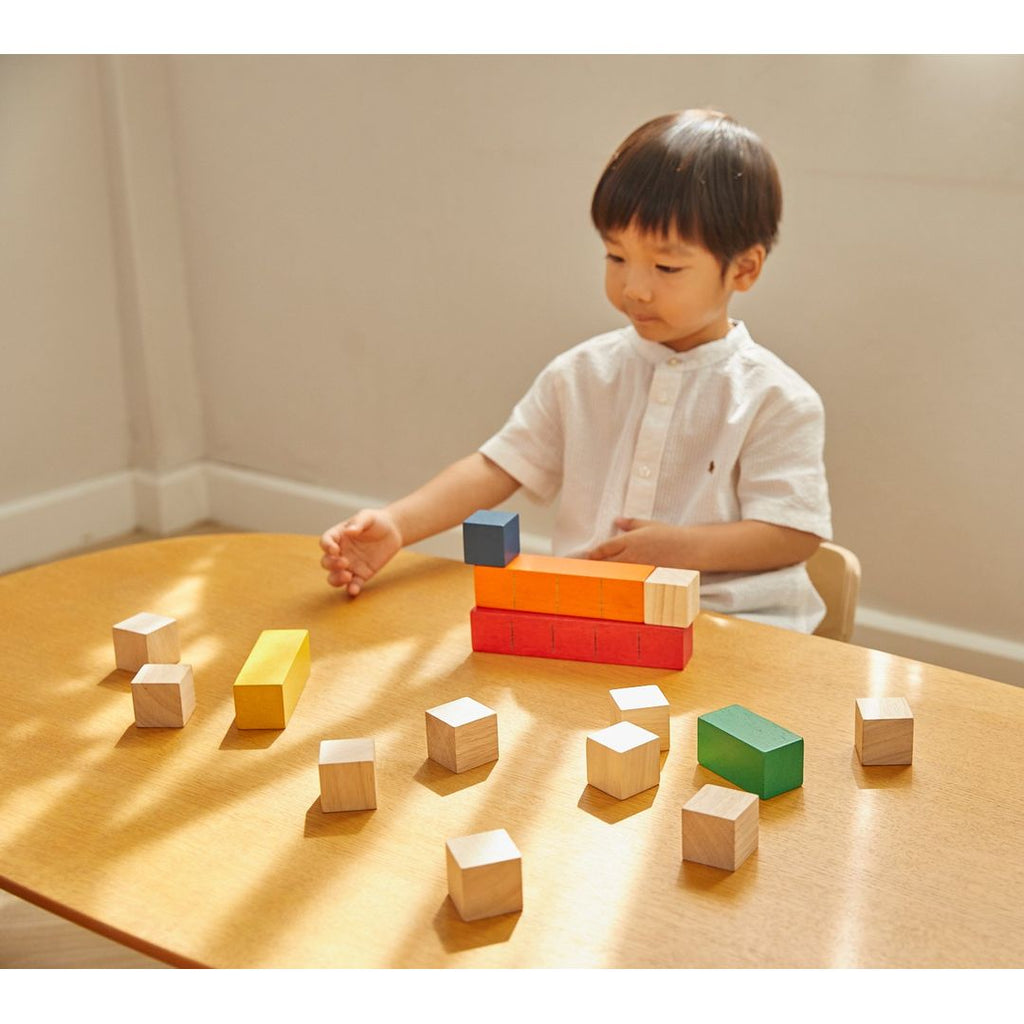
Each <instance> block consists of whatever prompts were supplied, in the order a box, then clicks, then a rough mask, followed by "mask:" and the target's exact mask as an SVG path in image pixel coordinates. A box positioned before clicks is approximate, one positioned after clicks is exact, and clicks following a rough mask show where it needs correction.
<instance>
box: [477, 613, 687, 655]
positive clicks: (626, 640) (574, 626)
mask: <svg viewBox="0 0 1024 1024" xmlns="http://www.w3.org/2000/svg"><path fill="white" fill-rule="evenodd" d="M469 622H470V632H471V635H472V638H473V650H474V651H481V652H487V653H491V654H517V655H523V656H529V657H534V658H563V659H565V660H568V661H586V662H603V663H605V664H613V665H635V666H638V667H641V668H668V669H677V670H679V669H683V668H685V667H686V665H687V663H688V662H689V660H690V656H691V655H692V653H693V627H692V626H688V627H687V628H686V629H675V628H674V627H671V626H645V625H644V624H643V623H639V622H617V623H616V622H605V621H604V620H603V619H591V618H579V617H576V616H572V615H546V614H544V613H541V612H514V611H508V610H506V609H503V608H480V607H476V608H473V609H472V610H471V611H470V613H469ZM599 634H600V642H599V640H598V636H599Z"/></svg>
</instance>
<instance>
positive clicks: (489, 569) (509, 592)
mask: <svg viewBox="0 0 1024 1024" xmlns="http://www.w3.org/2000/svg"><path fill="white" fill-rule="evenodd" d="M514 584H515V576H514V575H513V574H512V573H511V572H509V571H508V569H499V568H495V567H493V566H488V565H475V566H473V589H474V593H475V594H476V603H477V605H478V606H479V607H480V608H509V609H511V608H514V607H515V605H514V603H513V602H514V598H513V593H514Z"/></svg>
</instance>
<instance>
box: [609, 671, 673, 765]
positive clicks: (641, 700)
mask: <svg viewBox="0 0 1024 1024" xmlns="http://www.w3.org/2000/svg"><path fill="white" fill-rule="evenodd" d="M608 697H609V699H610V700H611V720H612V723H613V724H614V723H615V722H632V723H633V724H634V725H639V726H640V728H641V729H647V730H649V731H650V732H654V733H657V734H658V739H659V740H660V741H661V749H662V750H668V747H669V715H668V711H669V706H668V698H667V697H666V696H665V694H663V693H662V692H661V687H660V686H654V685H650V686H624V687H621V688H619V689H616V690H609V691H608Z"/></svg>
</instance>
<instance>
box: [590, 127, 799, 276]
mask: <svg viewBox="0 0 1024 1024" xmlns="http://www.w3.org/2000/svg"><path fill="white" fill-rule="evenodd" d="M590 216H591V219H592V220H593V222H594V226H595V227H596V228H597V230H598V231H599V232H600V233H601V234H603V235H605V234H609V233H612V232H615V231H620V230H622V229H623V228H627V227H629V226H630V225H633V226H635V227H636V228H637V229H638V230H640V231H643V232H645V233H648V232H649V233H651V234H661V235H665V234H668V233H669V232H670V230H671V229H672V228H675V230H676V231H677V232H678V234H679V236H680V237H681V238H682V239H684V240H687V241H691V242H696V243H698V244H700V245H703V246H704V248H705V249H708V250H709V251H710V252H711V253H712V254H713V255H714V256H716V257H717V258H718V260H719V262H720V263H721V265H722V271H723V273H724V272H725V270H726V268H727V267H728V266H729V264H730V262H731V261H732V259H733V258H734V257H735V256H737V255H738V254H739V253H741V252H743V251H744V250H746V249H749V248H750V247H751V246H752V245H758V244H760V245H763V246H764V248H765V251H766V252H768V251H770V250H771V247H772V245H773V244H774V243H775V240H776V238H777V236H778V231H779V219H780V218H781V216H782V186H781V185H780V183H779V172H778V170H777V169H776V167H775V161H774V160H773V159H772V156H771V154H770V153H769V152H768V149H767V148H766V147H765V145H764V143H763V142H762V141H761V140H760V139H759V138H758V137H757V136H756V135H755V134H754V133H753V132H752V131H750V130H749V129H747V128H744V127H743V126H742V125H741V124H738V123H737V122H736V121H734V120H733V119H732V118H731V117H729V116H728V115H727V114H721V113H719V112H718V111H714V110H684V111H682V112H681V113H677V114H666V115H664V116H663V117H656V118H655V119H654V120H653V121H648V122H647V123H646V124H644V125H641V126H640V127H639V128H637V130H636V131H635V132H633V133H632V134H631V135H630V136H629V138H627V139H626V141H625V142H623V143H622V145H621V146H619V148H618V149H617V150H616V151H615V153H614V154H613V155H612V158H611V160H609V161H608V166H607V167H606V168H605V169H604V173H603V174H602V175H601V180H600V181H599V182H598V183H597V188H596V189H595V190H594V198H593V201H592V202H591V206H590Z"/></svg>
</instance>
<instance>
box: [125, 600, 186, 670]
mask: <svg viewBox="0 0 1024 1024" xmlns="http://www.w3.org/2000/svg"><path fill="white" fill-rule="evenodd" d="M114 660H115V662H116V664H117V667H118V668H119V669H122V670H123V671H125V672H138V671H139V669H140V668H142V666H143V665H146V664H152V665H175V664H177V663H178V662H179V661H181V647H180V643H179V640H178V623H177V620H175V619H169V618H167V616H166V615H153V614H152V613H150V612H139V614H138V615H133V616H132V617H131V618H130V619H125V620H124V621H123V622H119V623H118V624H117V625H116V626H114Z"/></svg>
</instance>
